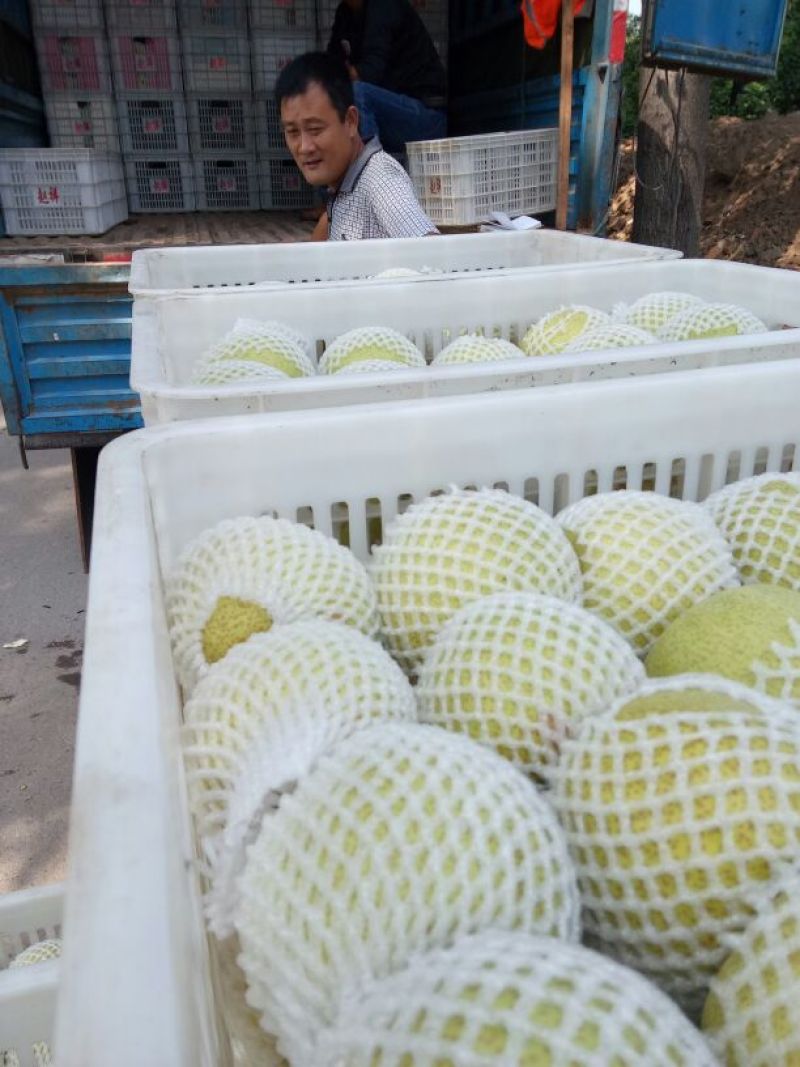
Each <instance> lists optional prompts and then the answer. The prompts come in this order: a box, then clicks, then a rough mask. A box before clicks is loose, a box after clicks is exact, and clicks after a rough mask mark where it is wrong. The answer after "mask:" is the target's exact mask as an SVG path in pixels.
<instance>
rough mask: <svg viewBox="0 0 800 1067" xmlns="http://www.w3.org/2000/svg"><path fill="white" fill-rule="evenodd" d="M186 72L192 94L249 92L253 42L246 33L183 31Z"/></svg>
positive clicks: (187, 88)
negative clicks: (251, 44)
mask: <svg viewBox="0 0 800 1067" xmlns="http://www.w3.org/2000/svg"><path fill="white" fill-rule="evenodd" d="M181 41H182V46H183V71H184V83H185V86H186V91H187V92H189V93H215V94H219V95H220V96H227V95H228V94H229V93H248V92H250V45H249V43H248V40H247V37H245V36H243V35H225V34H201V33H184V34H183V36H182V38H181Z"/></svg>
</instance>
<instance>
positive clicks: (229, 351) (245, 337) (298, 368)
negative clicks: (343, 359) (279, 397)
mask: <svg viewBox="0 0 800 1067" xmlns="http://www.w3.org/2000/svg"><path fill="white" fill-rule="evenodd" d="M229 362H233V363H235V364H237V365H241V364H243V363H250V364H252V365H253V366H254V367H259V366H264V367H267V368H271V369H272V370H274V371H277V372H278V374H279V375H280V376H282V377H285V378H306V377H310V376H312V375H314V374H316V373H317V369H316V367H315V365H314V362H313V360H312V359H311V356H310V351H309V343H308V341H307V340H306V338H304V337H303V336H302V335H301V334H299V333H297V332H296V331H295V330H293V329H292V328H291V327H290V326H285V325H284V324H283V323H280V322H256V321H255V320H252V319H238V320H237V321H236V323H235V324H234V327H233V329H232V330H231V331H230V332H229V333H228V334H226V335H225V337H223V338H222V340H221V341H218V342H217V344H216V345H214V347H213V348H211V349H209V351H208V352H206V353H205V355H203V356H202V357H201V358H200V359H199V360H198V361H197V363H196V364H195V366H194V368H193V369H192V383H193V384H194V385H212V384H223V383H224V381H229V380H230V379H225V378H224V377H223V379H222V381H220V377H219V376H220V375H223V376H224V375H225V373H226V367H225V364H226V363H229ZM237 377H241V375H237ZM250 377H252V378H254V379H255V378H258V377H263V375H260V374H259V373H258V371H256V370H254V371H253V372H252V374H251V375H250Z"/></svg>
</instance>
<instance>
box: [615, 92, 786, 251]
mask: <svg viewBox="0 0 800 1067" xmlns="http://www.w3.org/2000/svg"><path fill="white" fill-rule="evenodd" d="M633 200H634V176H633V144H632V142H631V141H626V142H625V144H624V145H623V156H622V160H621V165H620V183H619V186H618V188H617V192H616V195H615V196H614V200H613V203H612V207H611V213H610V216H609V227H608V232H609V236H610V237H620V238H622V239H630V236H631V231H632V228H633ZM700 254H701V255H702V256H705V257H708V258H710V259H733V260H741V261H743V262H746V263H761V264H763V265H765V266H770V267H791V268H793V269H795V270H800V111H795V112H792V113H791V114H789V115H774V114H769V115H766V116H765V117H764V118H762V119H752V120H745V119H737V118H730V117H726V118H720V119H715V120H714V121H713V122H712V123H711V129H710V134H709V144H708V162H707V169H706V188H705V200H704V205H703V233H702V237H701V250H700Z"/></svg>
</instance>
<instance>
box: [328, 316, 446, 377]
mask: <svg viewBox="0 0 800 1067" xmlns="http://www.w3.org/2000/svg"><path fill="white" fill-rule="evenodd" d="M362 360H370V361H372V360H381V361H386V362H388V363H398V364H400V365H401V366H405V367H424V366H426V363H425V357H424V356H423V354H422V353H421V352H420V350H419V349H418V348H417V346H416V345H415V344H414V342H413V341H409V339H408V338H407V337H404V336H403V334H401V333H398V332H397V330H393V329H391V328H390V327H388V326H362V327H359V328H358V329H356V330H349V331H348V332H347V333H343V334H341V336H339V337H337V338H336V340H335V341H333V342H332V343H331V344H330V345H329V346H328V347H327V348H326V349H325V352H324V354H323V356H322V358H321V359H320V361H319V369H320V371H321V373H322V374H337V373H338V372H339V371H342V370H344V369H345V368H346V367H349V366H350V364H352V363H360V362H361V361H362Z"/></svg>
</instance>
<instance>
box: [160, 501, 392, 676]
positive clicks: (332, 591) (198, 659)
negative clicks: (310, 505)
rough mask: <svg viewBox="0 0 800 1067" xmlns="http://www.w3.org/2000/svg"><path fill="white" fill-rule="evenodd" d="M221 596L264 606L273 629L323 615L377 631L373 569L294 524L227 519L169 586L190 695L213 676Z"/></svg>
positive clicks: (180, 671)
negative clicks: (210, 641)
mask: <svg viewBox="0 0 800 1067" xmlns="http://www.w3.org/2000/svg"><path fill="white" fill-rule="evenodd" d="M220 598H232V599H237V600H242V601H245V602H247V603H252V604H256V605H258V606H259V607H260V608H263V609H264V610H265V611H266V612H267V613H268V615H269V618H270V619H271V623H272V624H273V625H278V624H281V623H287V622H298V621H300V620H302V619H311V618H315V617H317V618H323V619H328V620H329V621H333V622H344V623H346V624H347V625H349V626H354V627H355V628H356V629H358V630H361V631H363V632H364V633H366V634H368V635H372V634H374V633H375V632H376V629H377V612H376V601H375V591H374V589H373V587H372V583H371V582H370V579H369V576H368V574H367V572H366V569H365V568H364V566H363V565H362V564H361V563H359V561H358V560H357V559H356V558H355V556H354V555H353V554H352V552H350V551H348V549H346V548H343V547H342V546H341V545H339V544H337V542H336V541H334V540H333V538H331V537H327V536H326V535H324V534H321V533H319V532H317V531H316V530H311V529H309V528H308V527H307V526H303V525H301V524H300V523H294V522H289V521H288V520H287V519H273V518H269V517H261V518H252V517H249V516H245V517H242V518H238V519H225V520H224V521H223V522H221V523H218V524H217V525H216V526H214V527H212V528H211V529H209V530H206V531H205V532H204V533H202V534H201V535H200V536H199V537H197V538H196V539H195V540H194V541H193V542H192V543H191V544H190V545H189V546H188V547H187V548H186V549H185V551H184V552H183V553H182V555H181V557H180V559H179V560H178V562H177V564H176V567H175V570H174V572H173V574H172V575H171V577H170V579H169V581H168V583H167V596H166V604H167V618H168V621H169V629H170V637H171V639H172V650H173V657H174V661H175V669H176V672H177V675H178V680H179V681H180V683H181V685H182V686H183V688H184V690H185V691H186V692H187V693H188V692H190V691H191V690H192V689H193V688H194V686H195V685H196V684H197V682H198V680H199V679H200V678H201V677H202V676H203V675H204V674H205V673H206V672H207V670H208V667H209V663H208V660H207V659H206V655H205V652H204V646H203V637H204V630H205V628H206V625H207V623H208V620H209V619H210V618H211V616H212V614H213V613H214V611H215V608H216V607H217V605H218V603H219V601H220Z"/></svg>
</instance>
